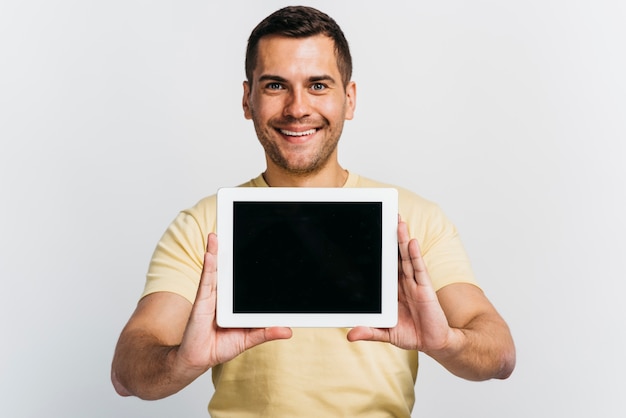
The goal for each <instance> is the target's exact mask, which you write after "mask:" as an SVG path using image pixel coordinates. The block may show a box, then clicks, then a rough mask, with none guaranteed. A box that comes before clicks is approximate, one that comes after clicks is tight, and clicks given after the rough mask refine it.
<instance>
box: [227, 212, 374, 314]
mask: <svg viewBox="0 0 626 418" xmlns="http://www.w3.org/2000/svg"><path fill="white" fill-rule="evenodd" d="M233 209H234V227H233V228H234V231H233V232H234V239H233V275H234V277H233V309H234V312H236V313H380V312H381V284H382V280H381V253H382V248H381V239H382V232H381V228H382V204H381V203H380V202H235V203H234V208H233Z"/></svg>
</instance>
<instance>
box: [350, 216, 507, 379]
mask: <svg viewBox="0 0 626 418" xmlns="http://www.w3.org/2000/svg"><path fill="white" fill-rule="evenodd" d="M398 247H399V250H400V251H399V252H400V256H399V257H400V259H399V260H398V264H399V268H398V270H399V273H398V325H397V326H396V327H395V328H389V329H378V328H366V327H357V328H354V329H352V330H351V331H350V332H349V333H348V339H349V340H350V341H356V340H373V341H386V342H390V343H392V344H394V345H396V346H398V347H401V348H405V349H413V350H420V351H422V352H424V353H426V354H428V355H429V356H431V357H432V358H434V359H435V360H437V361H438V362H439V363H441V364H442V365H443V366H444V367H445V368H446V369H448V370H449V371H450V372H452V373H454V374H455V375H457V376H460V377H463V378H465V379H469V380H486V379H491V378H499V379H505V378H507V377H508V376H509V375H510V374H511V373H512V372H513V368H514V367H515V346H514V344H513V338H512V337H511V333H510V331H509V328H508V326H507V325H506V323H505V322H504V320H503V319H502V317H501V316H500V315H499V314H498V312H497V311H496V310H495V308H494V307H493V305H492V304H491V303H490V302H489V300H488V299H487V298H486V297H485V295H484V294H483V292H482V291H481V290H480V289H479V288H478V287H476V286H473V285H471V284H465V283H457V284H451V285H448V286H445V287H444V288H442V289H440V290H439V291H438V292H435V290H434V289H433V287H432V284H431V282H430V277H429V275H428V271H427V270H426V266H425V264H424V260H423V259H422V256H421V253H420V250H419V246H418V243H417V240H415V239H410V238H409V233H408V229H407V226H406V224H405V223H404V222H400V223H399V224H398Z"/></svg>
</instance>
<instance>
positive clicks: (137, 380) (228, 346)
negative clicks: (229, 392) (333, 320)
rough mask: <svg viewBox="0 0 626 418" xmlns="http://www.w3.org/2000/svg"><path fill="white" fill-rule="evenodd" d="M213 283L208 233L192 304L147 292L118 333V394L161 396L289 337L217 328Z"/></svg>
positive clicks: (283, 332) (273, 331) (213, 246)
mask: <svg viewBox="0 0 626 418" xmlns="http://www.w3.org/2000/svg"><path fill="white" fill-rule="evenodd" d="M216 282H217V236H216V235H215V234H209V236H208V240H207V248H206V253H205V255H204V265H203V268H202V275H201V277H200V284H199V287H198V291H197V294H196V299H195V301H194V304H193V306H192V305H190V304H189V302H188V301H187V300H186V299H185V298H183V297H182V296H180V295H177V294H174V293H169V292H158V293H153V294H150V295H148V296H145V297H144V298H143V299H141V300H140V301H139V304H138V305H137V309H136V310H135V312H134V313H133V315H132V316H131V318H130V320H129V321H128V324H127V325H126V327H125V328H124V330H123V331H122V334H121V336H120V339H119V341H118V343H117V347H116V350H115V356H114V359H113V365H112V369H111V379H112V382H113V386H114V387H115V389H116V391H117V392H118V393H119V394H120V395H122V396H130V395H134V396H138V397H140V398H142V399H159V398H164V397H166V396H169V395H171V394H174V393H176V392H178V391H179V390H181V389H182V388H184V387H185V386H187V385H188V384H189V383H191V382H192V381H193V380H195V379H196V378H197V377H199V376H200V375H202V374H203V373H204V372H206V371H207V370H208V369H210V368H211V367H213V366H215V365H217V364H220V363H224V362H226V361H228V360H231V359H233V358H234V357H236V356H238V355H239V354H241V353H242V352H243V351H245V350H247V349H249V348H252V347H254V346H256V345H258V344H261V343H264V342H266V341H271V340H276V339H286V338H290V337H291V335H292V332H291V329H289V328H278V327H277V328H258V329H238V328H229V329H226V328H220V327H218V326H217V323H216V320H215V308H216V301H217V292H216Z"/></svg>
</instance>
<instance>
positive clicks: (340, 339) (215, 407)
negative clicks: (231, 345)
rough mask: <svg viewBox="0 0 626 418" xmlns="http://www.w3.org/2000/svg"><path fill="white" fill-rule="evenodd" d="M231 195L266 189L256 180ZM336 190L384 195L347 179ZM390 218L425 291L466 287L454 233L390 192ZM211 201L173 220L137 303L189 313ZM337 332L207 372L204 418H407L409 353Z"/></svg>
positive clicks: (419, 202) (259, 351) (250, 354)
mask: <svg viewBox="0 0 626 418" xmlns="http://www.w3.org/2000/svg"><path fill="white" fill-rule="evenodd" d="M241 187H268V185H267V183H266V182H265V181H264V179H263V177H262V176H259V177H257V178H255V179H253V180H250V181H249V182H247V183H245V184H242V185H241ZM344 187H392V186H389V185H386V184H382V183H378V182H375V181H372V180H369V179H366V178H363V177H360V176H358V175H356V174H353V173H350V174H349V176H348V180H347V181H346V184H345V185H344ZM396 189H397V190H398V199H399V202H398V205H399V212H400V216H401V217H402V219H403V220H404V221H406V222H407V224H408V226H409V232H410V234H411V237H412V238H417V240H418V242H419V243H420V248H421V250H422V254H423V257H424V261H425V262H426V266H427V268H428V271H429V274H430V277H431V280H432V282H433V285H434V287H435V289H440V288H442V287H444V286H446V285H448V284H450V283H458V282H466V283H473V284H475V279H474V275H473V273H472V269H471V266H470V263H469V260H468V258H467V255H466V253H465V250H464V249H463V246H462V244H461V241H460V239H459V237H458V234H457V231H456V228H455V227H454V225H453V224H452V223H451V222H450V221H449V220H448V219H447V218H446V217H445V215H444V214H443V212H442V211H441V210H440V209H439V207H438V206H437V205H436V204H434V203H432V202H429V201H427V200H425V199H423V198H421V197H419V196H417V195H415V194H414V193H412V192H410V191H408V190H405V189H402V188H398V187H396ZM215 203H216V200H215V195H213V196H209V197H206V198H204V199H202V200H201V201H200V202H198V203H197V204H196V205H195V206H194V207H192V208H191V209H188V210H185V211H182V212H181V213H180V214H179V215H178V216H177V217H176V219H175V220H174V221H173V222H172V224H171V225H170V226H169V228H168V229H167V230H166V232H165V234H164V235H163V237H162V238H161V240H160V241H159V243H158V245H157V248H156V250H155V252H154V255H153V257H152V261H151V263H150V267H149V270H148V274H147V280H146V286H145V290H144V295H147V294H149V293H154V292H161V291H167V292H174V293H177V294H180V295H182V296H184V297H185V298H187V299H188V300H189V301H190V302H191V303H193V301H194V299H195V295H196V290H197V287H198V282H199V280H200V273H201V271H202V263H203V259H204V251H205V248H206V239H207V236H208V234H209V233H210V232H214V231H215V225H216V220H215ZM347 332H348V329H345V328H302V329H294V330H293V337H292V338H291V339H289V340H281V341H272V342H268V343H265V344H262V345H260V346H257V347H255V348H252V349H250V350H248V351H246V352H244V353H243V354H241V355H239V356H238V357H236V358H235V359H233V360H231V361H229V362H227V363H224V364H221V365H219V366H216V367H214V368H213V383H214V385H215V394H214V395H213V398H212V399H211V402H210V403H209V412H210V413H211V416H212V417H214V418H220V417H229V418H233V417H236V418H239V417H271V418H279V417H296V416H297V417H316V418H317V417H331V416H340V417H409V416H410V415H411V409H412V408H413V404H414V401H415V396H414V384H415V378H416V376H417V363H418V361H417V352H416V351H409V350H402V349H399V348H397V347H395V346H393V345H391V344H386V343H377V342H354V343H351V342H349V341H348V340H347V339H346V333H347Z"/></svg>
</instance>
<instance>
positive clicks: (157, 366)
mask: <svg viewBox="0 0 626 418" xmlns="http://www.w3.org/2000/svg"><path fill="white" fill-rule="evenodd" d="M177 353H178V346H168V345H164V344H163V343H161V342H160V341H159V340H158V339H157V338H155V337H154V336H151V335H148V334H145V333H141V332H139V331H135V332H130V333H127V334H123V335H122V337H121V338H120V341H119V342H118V345H117V349H116V351H115V355H114V358H113V364H112V367H111V380H112V382H113V386H114V388H115V390H116V391H117V393H118V394H120V395H122V396H137V397H139V398H141V399H145V400H154V399H161V398H165V397H167V396H170V395H172V394H174V393H176V392H178V391H180V390H181V389H183V388H184V387H186V386H187V385H188V384H190V383H191V382H192V381H193V380H195V379H196V378H197V377H198V376H200V375H201V374H202V373H204V371H205V370H194V369H192V368H185V367H182V365H181V364H180V361H178V359H177Z"/></svg>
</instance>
